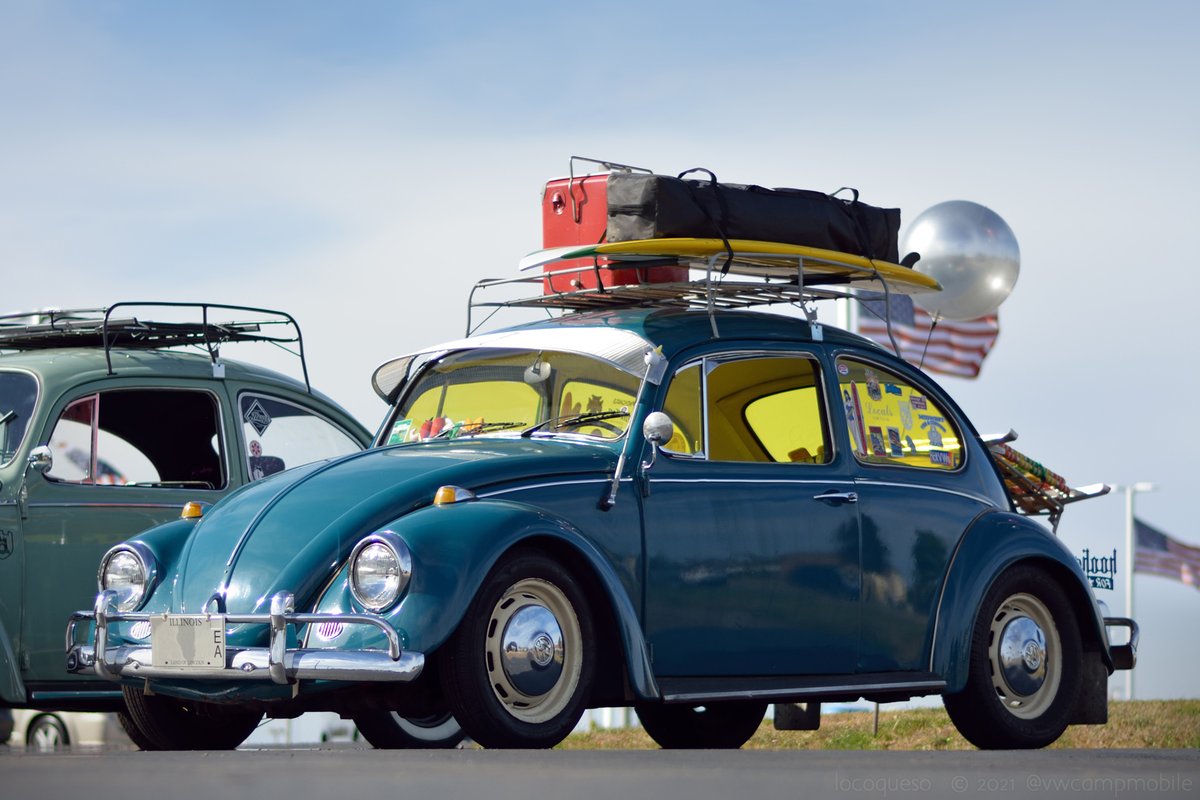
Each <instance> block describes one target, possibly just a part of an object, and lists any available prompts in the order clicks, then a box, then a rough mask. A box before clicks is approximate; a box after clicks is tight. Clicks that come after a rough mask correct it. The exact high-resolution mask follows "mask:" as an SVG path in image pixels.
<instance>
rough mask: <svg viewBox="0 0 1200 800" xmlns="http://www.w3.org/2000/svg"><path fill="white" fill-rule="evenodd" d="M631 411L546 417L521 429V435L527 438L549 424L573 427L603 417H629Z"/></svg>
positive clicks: (556, 426) (596, 420)
mask: <svg viewBox="0 0 1200 800" xmlns="http://www.w3.org/2000/svg"><path fill="white" fill-rule="evenodd" d="M628 416H629V411H627V410H625V409H622V410H620V411H589V412H588V413H586V414H564V415H563V416H561V417H551V418H550V419H545V420H542V421H541V422H539V423H538V424H536V425H530V426H529V427H528V428H526V429H525V430H523V431H521V435H522V436H523V437H525V438H526V439H528V438H530V437H531V436H533V434H534V433H535V432H537V431H539V430H541V429H542V428H544V427H546V426H547V425H554V427H555V428H556V429H557V428H571V427H575V426H577V425H586V424H588V423H589V422H599V421H600V420H603V419H613V418H614V417H628Z"/></svg>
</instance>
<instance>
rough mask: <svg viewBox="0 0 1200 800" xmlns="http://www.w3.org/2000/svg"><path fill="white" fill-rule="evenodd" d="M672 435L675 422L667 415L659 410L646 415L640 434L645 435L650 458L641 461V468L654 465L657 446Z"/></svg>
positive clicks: (668, 439) (667, 440) (669, 439)
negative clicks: (648, 444) (648, 445)
mask: <svg viewBox="0 0 1200 800" xmlns="http://www.w3.org/2000/svg"><path fill="white" fill-rule="evenodd" d="M674 435H675V423H674V422H672V421H671V418H670V417H669V416H667V415H666V414H664V413H663V412H661V411H651V412H650V413H649V414H647V415H646V421H645V422H643V423H642V436H644V437H646V441H647V442H649V443H650V458H649V459H648V460H647V461H645V462H643V464H642V469H650V468H651V467H652V466H654V459H655V457H656V456H657V455H658V448H659V447H661V446H662V445H663V444H665V443H666V442H669V441H671V437H672V436H674Z"/></svg>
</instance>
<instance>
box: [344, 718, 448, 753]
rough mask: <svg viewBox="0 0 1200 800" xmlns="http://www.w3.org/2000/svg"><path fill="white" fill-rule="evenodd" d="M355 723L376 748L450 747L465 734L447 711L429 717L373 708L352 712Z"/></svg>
mask: <svg viewBox="0 0 1200 800" xmlns="http://www.w3.org/2000/svg"><path fill="white" fill-rule="evenodd" d="M354 724H355V725H356V726H357V727H358V730H359V733H361V734H362V735H363V738H365V739H366V740H367V741H368V742H370V743H371V746H372V747H374V748H375V749H376V750H410V749H449V748H452V747H457V746H458V743H459V742H461V741H462V740H463V739H464V738H465V735H464V734H463V729H462V726H461V725H459V724H458V720H456V719H455V718H454V716H453V715H452V714H451V713H450V712H449V711H446V712H443V713H441V714H432V715H430V716H428V717H402V716H400V715H399V714H397V713H396V712H395V711H373V712H371V713H368V714H359V715H357V716H355V717H354Z"/></svg>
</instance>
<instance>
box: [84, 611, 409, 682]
mask: <svg viewBox="0 0 1200 800" xmlns="http://www.w3.org/2000/svg"><path fill="white" fill-rule="evenodd" d="M155 616H162V615H155V614H148V613H144V612H141V613H139V612H119V611H117V610H116V593H115V592H111V591H104V592H101V593H100V594H98V595H96V604H95V608H94V609H93V610H92V611H76V612H75V613H74V614H72V615H71V618H70V620H69V621H68V622H67V641H66V649H67V672H72V673H75V674H92V673H94V674H96V675H99V676H100V677H101V678H104V679H106V680H111V681H119V680H121V679H122V678H165V679H170V680H213V679H215V680H225V681H242V680H271V681H273V682H274V683H279V684H292V683H295V682H296V681H298V680H306V679H320V680H331V681H369V682H376V681H393V682H401V683H403V682H408V681H411V680H414V679H415V678H416V677H417V676H418V675H420V674H421V670H422V669H423V668H424V666H425V655H424V654H423V653H412V652H409V653H403V652H401V650H400V637H399V636H398V635H397V634H396V631H395V630H394V629H393V628H392V627H391V626H390V625H388V624H387V623H386V622H384V621H383V620H382V619H380V618H378V617H374V616H370V615H367V614H297V613H295V599H294V598H293V596H292V594H291V592H280V593H278V594H276V595H275V596H273V597H272V598H271V613H270V614H220V615H215V614H214V615H212V616H222V617H224V618H225V622H226V623H228V624H231V625H242V624H250V625H254V624H261V625H269V626H270V629H271V640H270V645H269V646H268V647H265V648H264V647H245V648H239V647H228V648H227V649H226V652H225V667H224V668H219V667H201V668H195V667H161V666H155V665H154V657H153V650H152V647H151V645H149V644H144V645H143V644H135V645H118V646H115V647H109V646H108V625H109V623H111V622H149V621H150V619H151V617H155ZM85 620H91V621H94V622H95V623H96V642H95V645H94V646H93V645H89V644H78V643H76V641H75V628H76V626H77V624H78V623H80V622H83V621H85ZM320 622H341V623H343V624H346V625H370V626H373V627H375V628H377V629H379V631H380V632H381V633H383V635H384V636H386V637H387V642H388V649H387V650H336V649H328V648H327V649H315V648H313V649H310V648H292V649H288V647H287V633H288V626H289V625H305V624H312V623H320Z"/></svg>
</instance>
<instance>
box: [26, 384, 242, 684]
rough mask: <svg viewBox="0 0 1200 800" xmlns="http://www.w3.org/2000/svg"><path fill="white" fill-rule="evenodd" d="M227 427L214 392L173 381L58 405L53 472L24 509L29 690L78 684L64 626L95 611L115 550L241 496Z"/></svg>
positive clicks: (51, 439)
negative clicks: (193, 505)
mask: <svg viewBox="0 0 1200 800" xmlns="http://www.w3.org/2000/svg"><path fill="white" fill-rule="evenodd" d="M221 419H222V415H221V408H220V400H219V398H218V396H217V395H216V394H215V393H214V392H212V391H209V390H208V389H188V388H181V387H178V386H171V385H168V384H166V383H148V384H145V385H140V386H139V385H133V386H131V385H129V383H128V382H123V383H122V384H120V385H119V386H118V385H114V384H100V385H98V386H96V387H95V388H89V389H80V390H76V391H75V392H74V393H72V394H71V395H69V396H67V397H64V398H62V399H61V400H60V401H59V403H58V404H57V406H56V409H55V410H54V411H53V412H52V414H51V416H50V417H49V418H48V422H47V426H46V429H45V430H43V431H39V436H40V438H39V439H38V442H39V443H46V444H47V445H48V446H49V447H50V450H51V454H52V457H53V465H52V466H51V467H50V469H49V470H48V471H47V472H45V474H41V473H38V472H35V471H33V470H30V471H29V472H28V477H27V483H26V495H25V499H24V501H23V502H22V503H21V510H22V516H23V519H22V528H23V531H24V537H23V539H24V546H25V585H26V589H27V593H26V598H27V600H26V603H25V613H24V615H23V618H22V622H21V632H22V649H23V651H24V655H25V657H26V659H27V661H26V665H25V669H24V670H23V672H24V675H25V678H26V681H27V682H29V683H37V682H42V681H60V680H68V679H69V677H70V676H68V675H67V673H66V671H65V669H64V667H63V652H62V636H63V626H64V624H65V621H66V619H67V617H68V616H69V615H70V613H71V612H73V611H75V610H77V609H81V608H90V607H91V605H92V601H93V599H94V598H95V595H96V570H97V568H98V565H99V562H100V558H101V556H102V555H103V554H104V552H105V551H107V550H108V549H109V548H110V547H112V546H113V545H115V544H117V543H118V542H121V541H124V540H125V539H127V538H129V537H130V536H132V535H133V534H135V533H138V532H140V531H143V530H145V529H147V528H149V527H151V526H154V525H157V524H159V523H162V522H166V521H168V520H170V519H174V518H176V517H178V516H179V512H180V508H181V507H182V506H183V504H184V503H185V502H187V501H189V500H199V501H206V502H215V501H216V500H218V499H219V498H220V497H221V496H222V495H223V494H224V492H225V491H226V490H227V488H228V487H229V486H230V480H229V466H228V465H229V459H228V454H227V452H226V441H227V437H226V434H225V432H224V430H223V426H222V424H221Z"/></svg>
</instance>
